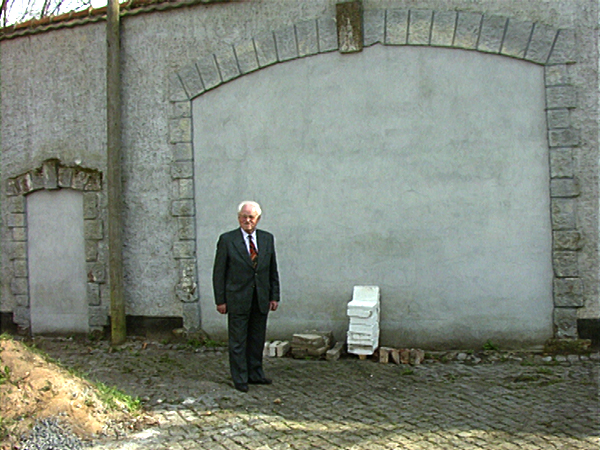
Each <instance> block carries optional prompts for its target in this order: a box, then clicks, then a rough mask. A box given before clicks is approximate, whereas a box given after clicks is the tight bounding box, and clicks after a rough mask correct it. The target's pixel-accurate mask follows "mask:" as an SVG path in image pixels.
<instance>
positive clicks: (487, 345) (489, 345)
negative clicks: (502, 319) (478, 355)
mask: <svg viewBox="0 0 600 450" xmlns="http://www.w3.org/2000/svg"><path fill="white" fill-rule="evenodd" d="M483 349H484V350H491V351H498V350H500V349H499V348H498V346H497V345H496V344H494V343H493V342H492V341H491V340H489V339H488V340H487V341H486V343H485V344H483Z"/></svg>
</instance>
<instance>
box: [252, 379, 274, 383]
mask: <svg viewBox="0 0 600 450" xmlns="http://www.w3.org/2000/svg"><path fill="white" fill-rule="evenodd" d="M248 384H273V380H271V379H270V378H261V379H260V380H248Z"/></svg>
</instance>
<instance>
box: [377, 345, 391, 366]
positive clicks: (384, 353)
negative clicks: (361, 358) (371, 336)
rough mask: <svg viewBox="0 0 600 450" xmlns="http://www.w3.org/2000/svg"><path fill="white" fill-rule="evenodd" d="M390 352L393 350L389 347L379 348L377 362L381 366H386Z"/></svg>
mask: <svg viewBox="0 0 600 450" xmlns="http://www.w3.org/2000/svg"><path fill="white" fill-rule="evenodd" d="M392 350H393V349H392V348H390V347H379V362H380V363H382V364H387V363H388V362H389V360H390V354H391V352H392Z"/></svg>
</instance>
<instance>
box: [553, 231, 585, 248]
mask: <svg viewBox="0 0 600 450" xmlns="http://www.w3.org/2000/svg"><path fill="white" fill-rule="evenodd" d="M552 237H553V247H554V249H555V250H572V251H577V250H581V249H582V247H583V240H582V237H581V233H580V232H579V231H576V230H559V231H554V232H553V233H552Z"/></svg>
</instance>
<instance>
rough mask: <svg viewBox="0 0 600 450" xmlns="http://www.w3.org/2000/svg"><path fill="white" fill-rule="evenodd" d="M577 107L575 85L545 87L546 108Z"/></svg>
mask: <svg viewBox="0 0 600 450" xmlns="http://www.w3.org/2000/svg"><path fill="white" fill-rule="evenodd" d="M575 107H577V91H576V90H575V86H564V85H563V86H548V87H547V88H546V108H548V109H556V108H569V109H572V108H575Z"/></svg>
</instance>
